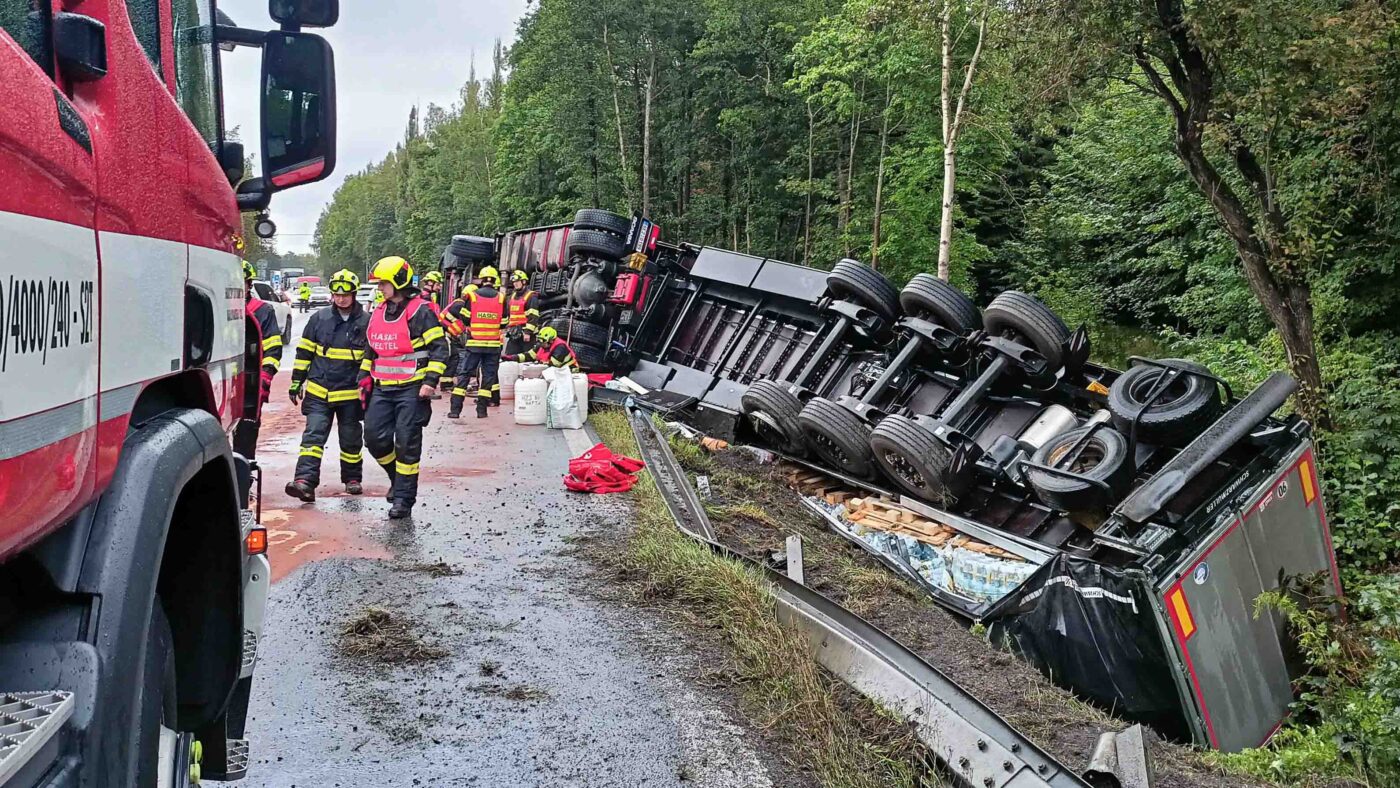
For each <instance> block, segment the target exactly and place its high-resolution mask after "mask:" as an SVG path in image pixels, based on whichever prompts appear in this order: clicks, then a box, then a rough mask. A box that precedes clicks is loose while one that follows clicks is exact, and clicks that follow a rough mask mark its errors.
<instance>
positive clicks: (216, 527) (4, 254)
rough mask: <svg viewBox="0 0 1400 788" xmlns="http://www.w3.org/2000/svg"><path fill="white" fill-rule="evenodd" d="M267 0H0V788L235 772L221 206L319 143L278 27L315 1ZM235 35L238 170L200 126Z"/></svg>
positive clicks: (227, 252) (241, 510)
mask: <svg viewBox="0 0 1400 788" xmlns="http://www.w3.org/2000/svg"><path fill="white" fill-rule="evenodd" d="M270 10H271V13H272V16H273V18H274V20H275V21H276V22H277V23H278V24H279V25H280V29H279V30H276V31H272V32H264V31H257V30H249V29H243V28H238V27H235V26H233V24H232V23H231V22H230V21H229V20H228V19H227V17H225V16H223V15H221V14H220V13H219V11H218V10H217V9H216V8H215V2H214V0H139V1H138V0H131V1H130V2H128V0H0V785H3V786H6V787H7V788H9V787H10V786H30V785H45V786H48V785H83V786H108V785H111V786H156V785H159V786H180V785H188V784H190V783H192V782H194V781H197V780H198V779H199V778H200V777H201V773H202V777H203V778H206V779H210V778H212V779H236V778H238V777H241V776H242V774H243V772H244V771H245V770H246V768H247V760H248V753H247V744H246V741H245V740H244V738H243V726H244V720H245V717H246V714H247V705H248V696H249V692H250V691H251V686H252V672H253V666H254V662H255V657H256V648H257V639H258V635H259V633H260V631H261V626H262V615H263V606H264V603H265V599H266V592H267V584H268V567H267V560H266V558H265V556H263V555H262V554H261V553H262V552H263V551H264V550H265V545H266V538H265V532H263V531H262V530H261V529H260V528H258V527H257V524H256V522H255V518H254V517H253V516H252V515H251V513H250V512H249V511H248V504H249V501H250V488H251V486H252V484H253V481H254V479H255V478H256V465H255V463H253V462H252V461H250V460H249V459H245V458H244V457H242V456H240V455H238V454H236V453H235V452H234V451H233V449H232V446H231V441H230V437H229V436H230V434H231V433H232V432H233V430H234V428H235V427H236V426H238V424H239V422H240V421H241V420H244V419H247V418H250V417H251V418H256V415H257V394H256V392H257V378H258V374H257V369H258V363H259V358H260V356H261V353H260V348H259V347H257V345H258V343H257V341H256V340H254V341H253V342H252V343H251V344H252V347H251V348H250V347H249V344H250V343H249V342H248V341H247V338H248V337H249V336H254V337H255V336H256V331H252V332H249V330H248V327H247V320H246V317H245V309H244V301H245V292H244V283H243V279H242V274H241V272H240V262H239V250H240V248H241V246H242V238H241V237H240V228H241V222H240V217H239V214H240V211H253V212H258V213H260V214H262V213H265V211H266V208H267V206H268V204H269V202H270V200H271V197H272V195H273V193H274V192H276V191H279V190H282V189H286V188H289V187H291V186H295V185H298V184H302V183H309V182H312V181H315V180H319V179H321V178H324V177H326V176H327V175H329V174H330V172H331V170H332V169H333V167H334V164H335V144H334V136H335V135H334V128H335V124H334V117H335V108H334V74H333V72H334V68H333V64H332V58H331V51H330V48H329V46H328V45H327V43H326V42H325V40H324V39H322V38H320V37H318V36H315V35H312V34H309V33H304V32H302V30H301V28H302V27H324V26H327V25H329V24H332V23H334V22H335V21H336V17H337V15H338V8H337V4H336V2H334V0H319V1H317V0H271V3H270ZM221 20H222V23H221ZM239 45H243V46H257V47H260V48H261V49H262V58H263V59H262V79H261V90H262V109H261V115H262V118H261V140H260V142H261V145H260V147H261V156H262V176H261V177H256V178H246V177H245V173H244V163H243V162H244V151H243V147H242V145H240V144H238V143H237V142H235V141H233V140H230V139H228V138H227V137H226V134H225V129H224V126H223V111H222V86H221V73H220V50H221V48H228V47H232V46H239ZM260 224H261V225H263V226H266V225H268V224H270V223H268V222H266V217H265V216H262V217H261V221H260ZM250 372H251V374H248V373H250ZM249 384H251V385H249ZM245 386H248V389H247V390H246V391H245ZM248 393H251V396H247V394H248Z"/></svg>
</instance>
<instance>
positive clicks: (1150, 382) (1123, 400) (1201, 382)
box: [1108, 358, 1222, 446]
mask: <svg viewBox="0 0 1400 788" xmlns="http://www.w3.org/2000/svg"><path fill="white" fill-rule="evenodd" d="M1161 363H1163V364H1169V365H1171V366H1173V367H1177V368H1178V369H1185V370H1190V371H1192V372H1200V373H1205V374H1209V373H1210V370H1208V369H1206V368H1205V367H1203V366H1201V365H1200V364H1197V363H1195V362H1193V361H1187V360H1185V359H1180V358H1164V359H1161ZM1165 374H1167V371H1166V370H1164V369H1162V368H1161V367H1156V366H1152V365H1150V364H1139V365H1138V366H1136V367H1133V368H1132V369H1130V370H1128V371H1127V372H1124V373H1123V374H1122V375H1120V376H1119V377H1118V379H1117V380H1115V381H1113V386H1112V387H1110V388H1109V390H1108V412H1109V413H1111V414H1113V424H1114V426H1116V427H1117V428H1118V429H1119V430H1121V431H1122V432H1123V433H1124V434H1130V433H1131V431H1132V425H1133V419H1135V418H1137V415H1138V413H1139V412H1140V411H1142V409H1143V406H1144V405H1146V404H1147V397H1148V395H1149V394H1151V393H1152V389H1153V388H1155V387H1156V385H1157V382H1158V381H1160V380H1161V379H1162V376H1163V375H1165ZM1221 409H1222V405H1221V402H1220V396H1219V393H1218V392H1217V391H1216V386H1215V381H1214V380H1211V379H1210V378H1202V377H1197V376H1195V375H1179V376H1177V378H1176V380H1174V381H1172V382H1171V383H1170V384H1168V386H1167V390H1166V391H1165V392H1163V393H1162V395H1161V396H1160V397H1159V398H1158V401H1157V403H1156V404H1154V405H1153V406H1152V407H1150V408H1148V409H1147V411H1146V412H1145V413H1143V414H1142V419H1141V420H1140V421H1138V427H1137V439H1138V440H1140V441H1142V442H1144V443H1156V444H1163V445H1166V446H1185V445H1186V444H1188V443H1190V442H1191V441H1193V440H1195V439H1196V436H1198V435H1200V434H1201V433H1202V432H1205V431H1206V428H1207V427H1209V426H1210V425H1211V423H1213V422H1214V421H1215V420H1216V418H1218V417H1219V416H1220V411H1221Z"/></svg>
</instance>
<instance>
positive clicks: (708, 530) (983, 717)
mask: <svg viewBox="0 0 1400 788" xmlns="http://www.w3.org/2000/svg"><path fill="white" fill-rule="evenodd" d="M629 420H630V423H631V426H632V432H633V434H634V435H635V436H636V438H637V446H638V448H639V450H640V452H641V454H642V460H643V461H644V462H645V463H646V465H647V468H648V470H649V471H651V473H652V476H653V479H655V481H656V486H657V489H658V490H659V491H660V492H661V497H662V498H663V499H664V500H665V501H666V507H667V508H668V509H669V510H670V511H671V514H672V516H673V517H674V518H675V519H676V523H677V525H678V526H679V527H680V529H681V530H682V531H683V532H685V533H686V534H687V535H689V536H690V537H691V538H693V539H695V540H696V541H698V542H701V543H702V544H704V545H706V546H707V547H709V548H710V549H711V550H712V551H714V552H715V553H716V554H718V555H721V556H724V557H726V558H731V559H734V560H738V561H743V562H745V563H747V564H749V565H751V566H754V567H756V568H758V569H759V570H761V571H762V572H763V573H764V574H765V576H766V578H767V579H768V581H769V582H771V583H772V584H773V585H774V596H775V598H776V600H777V602H778V616H779V618H780V619H781V620H782V621H783V622H784V623H786V624H788V625H790V626H792V627H794V628H796V629H798V630H800V631H801V632H803V633H804V634H805V635H806V636H807V637H808V639H809V641H810V643H811V646H812V653H813V656H814V657H815V658H816V660H817V662H818V663H819V664H821V665H822V666H823V667H825V668H826V669H827V670H830V671H831V672H832V673H834V674H836V675H837V676H839V677H840V678H841V679H842V680H844V681H846V682H847V683H848V684H850V685H851V686H852V687H853V688H854V689H855V690H856V691H858V692H860V693H861V694H863V695H865V696H866V697H868V698H870V699H872V700H874V701H876V702H877V703H879V704H881V705H882V706H884V707H885V708H887V709H889V710H890V711H891V712H893V713H895V714H897V715H899V717H900V718H901V719H904V720H907V721H909V722H911V723H913V724H914V725H915V728H916V729H917V731H918V735H919V738H920V740H922V741H923V742H924V744H925V745H927V746H928V747H929V749H930V750H932V751H933V753H934V754H935V756H936V757H937V758H938V759H939V760H940V761H941V762H942V763H943V764H944V765H945V767H946V768H947V771H948V773H949V774H950V775H952V776H954V777H956V778H957V779H959V780H960V781H962V782H964V783H965V784H966V785H969V786H972V787H973V788H1091V785H1090V783H1088V782H1086V781H1085V780H1084V779H1082V778H1081V777H1079V775H1077V774H1075V773H1074V771H1073V770H1071V769H1069V768H1068V767H1066V766H1065V765H1064V764H1062V763H1060V762H1059V761H1058V760H1056V759H1055V757H1054V756H1052V755H1050V754H1049V753H1047V752H1045V751H1044V750H1042V749H1041V748H1040V747H1038V746H1037V745H1036V744H1035V743H1034V742H1032V741H1031V740H1030V739H1029V738H1027V737H1026V736H1025V735H1024V734H1022V733H1021V732H1020V731H1018V730H1016V728H1015V727H1013V726H1012V725H1011V724H1010V723H1009V722H1007V721H1006V720H1005V719H1003V718H1002V717H1001V716H999V715H998V714H997V713H996V712H994V711H992V710H991V709H990V708H988V707H987V706H986V705H985V704H983V703H982V702H981V701H979V700H978V699H977V698H976V697H975V696H973V695H972V694H971V693H970V692H968V691H967V690H965V689H963V688H962V687H961V686H959V685H958V684H957V683H956V682H954V681H953V680H952V679H950V678H949V677H948V676H946V675H945V674H944V673H943V672H942V671H940V670H938V669H937V668H935V667H934V666H932V665H930V664H929V663H928V662H926V661H924V659H923V658H921V657H920V656H919V655H918V654H915V653H914V652H912V651H910V650H909V649H908V648H906V647H905V646H903V645H902V644H900V643H899V642H898V641H897V640H895V639H894V638H892V637H891V636H890V635H888V634H886V633H885V632H884V631H882V630H881V629H879V628H878V627H876V626H874V625H873V624H871V623H870V622H868V621H866V620H865V619H863V618H861V617H860V616H857V615H856V614H855V613H852V612H851V611H849V610H847V609H845V608H844V607H841V606H840V605H838V604H836V603H835V602H833V601H831V600H830V599H827V598H826V597H824V596H822V595H821V594H819V593H817V592H816V591H813V590H812V589H810V588H808V587H807V586H805V585H803V584H802V583H799V582H797V581H795V580H792V579H790V578H788V577H787V576H785V575H783V574H781V573H778V572H775V571H773V570H772V569H770V568H768V567H766V566H763V565H762V564H760V563H758V562H756V561H752V560H750V559H749V558H747V557H745V556H742V555H740V554H738V553H735V552H733V551H732V550H730V549H729V548H727V547H725V546H724V545H722V544H719V543H718V542H716V541H715V539H714V529H713V528H712V526H711V525H710V521H709V517H708V516H707V515H706V514H705V509H704V507H703V506H702V505H701V504H700V501H699V499H698V498H697V497H696V495H695V491H694V489H693V488H692V487H691V486H690V482H689V479H688V478H687V476H686V475H685V472H684V470H683V469H681V467H680V464H679V463H678V462H677V461H676V457H675V455H674V454H673V453H672V452H671V449H670V446H669V445H668V444H667V442H666V439H665V437H664V436H662V435H661V433H660V431H659V430H658V429H657V428H656V425H655V423H654V422H653V421H652V420H651V419H650V418H649V417H648V416H647V415H646V414H645V413H642V412H640V411H638V410H631V411H630V412H629Z"/></svg>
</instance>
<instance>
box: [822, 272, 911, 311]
mask: <svg viewBox="0 0 1400 788" xmlns="http://www.w3.org/2000/svg"><path fill="white" fill-rule="evenodd" d="M826 289H827V292H829V293H831V295H832V296H834V297H836V298H839V299H843V300H846V301H854V302H856V303H857V304H860V305H861V306H863V307H865V308H866V309H869V310H870V311H872V312H874V313H875V314H877V315H879V316H880V317H882V318H884V319H885V320H887V321H889V322H891V323H892V322H894V321H895V319H896V318H898V317H899V291H898V290H895V289H894V285H892V284H890V280H888V279H886V278H885V277H884V275H883V274H881V273H880V272H879V271H876V270H875V269H874V268H871V267H870V266H868V265H865V264H864V263H860V262H857V261H855V260H849V259H847V260H840V261H838V262H837V263H836V265H835V266H834V267H832V269H831V273H829V274H827V275H826Z"/></svg>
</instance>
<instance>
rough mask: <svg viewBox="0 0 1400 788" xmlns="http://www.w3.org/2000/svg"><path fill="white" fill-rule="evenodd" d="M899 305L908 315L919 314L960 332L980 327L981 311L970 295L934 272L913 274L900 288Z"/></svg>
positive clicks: (963, 332) (917, 315) (914, 315)
mask: <svg viewBox="0 0 1400 788" xmlns="http://www.w3.org/2000/svg"><path fill="white" fill-rule="evenodd" d="M899 305H900V306H901V307H903V309H904V314H906V315H909V316H910V317H921V318H923V319H925V320H928V321H929V322H932V323H936V324H938V325H940V326H943V327H944V328H946V329H949V330H950V331H954V332H956V333H959V334H966V333H967V332H969V331H973V330H975V329H979V328H981V327H982V313H981V312H979V311H977V305H976V304H974V303H972V299H971V298H968V297H967V295H966V294H965V293H963V291H961V290H959V289H958V288H956V287H954V286H953V285H951V284H949V283H947V282H945V281H943V280H942V279H939V278H938V277H936V276H934V275H933V274H915V275H914V278H913V279H910V280H909V284H907V285H905V286H904V290H902V291H900V293H899Z"/></svg>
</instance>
